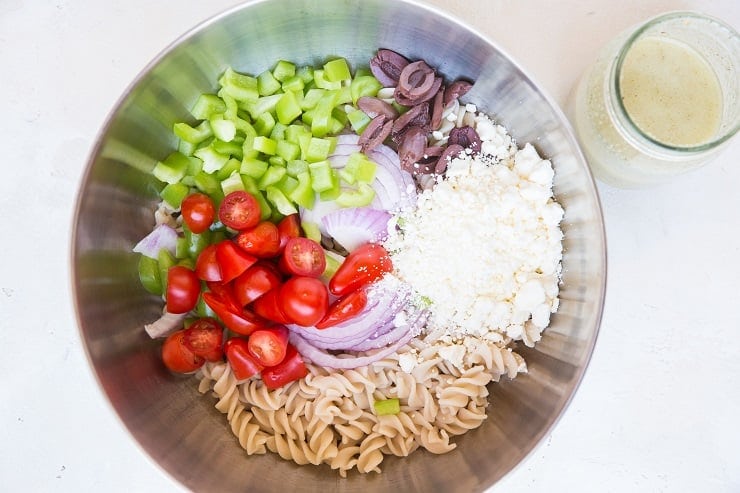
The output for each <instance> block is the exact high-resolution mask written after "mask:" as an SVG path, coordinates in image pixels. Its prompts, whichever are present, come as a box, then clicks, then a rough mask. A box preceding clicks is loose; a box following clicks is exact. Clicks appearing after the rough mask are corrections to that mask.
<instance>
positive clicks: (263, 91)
mask: <svg viewBox="0 0 740 493" xmlns="http://www.w3.org/2000/svg"><path fill="white" fill-rule="evenodd" d="M279 90H280V81H279V80H277V79H276V78H275V76H274V75H272V72H270V71H269V70H265V71H264V72H262V73H261V74H259V75H258V76H257V92H258V93H259V95H260V96H269V95H271V94H275V93H276V92H278V91H279Z"/></svg>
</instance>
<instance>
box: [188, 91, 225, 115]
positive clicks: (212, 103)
mask: <svg viewBox="0 0 740 493" xmlns="http://www.w3.org/2000/svg"><path fill="white" fill-rule="evenodd" d="M225 111H226V103H225V102H224V100H223V99H221V98H220V97H218V96H216V95H215V94H201V95H200V96H198V99H197V100H196V101H195V104H194V105H193V109H192V110H190V114H191V115H193V117H195V118H196V119H198V120H207V119H208V118H210V117H211V116H212V115H216V114H223V113H224V112H225Z"/></svg>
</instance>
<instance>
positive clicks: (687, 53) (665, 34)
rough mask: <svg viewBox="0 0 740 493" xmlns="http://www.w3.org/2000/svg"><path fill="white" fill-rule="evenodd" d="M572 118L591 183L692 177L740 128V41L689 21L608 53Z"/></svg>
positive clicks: (722, 29) (683, 17) (719, 27)
mask: <svg viewBox="0 0 740 493" xmlns="http://www.w3.org/2000/svg"><path fill="white" fill-rule="evenodd" d="M567 112H568V113H569V116H570V119H571V122H572V123H573V126H574V128H575V131H576V135H577V136H578V139H579V141H580V144H581V147H582V149H583V151H584V154H585V155H586V158H587V160H588V162H589V165H590V166H591V169H592V171H593V173H594V176H595V177H596V178H597V179H599V180H601V181H603V182H605V183H608V184H611V185H614V186H617V187H625V188H636V187H641V186H647V185H652V184H658V183H662V182H666V181H668V180H669V179H670V178H671V177H673V176H675V175H678V174H680V173H684V172H687V171H690V170H693V169H696V168H698V167H700V166H702V165H704V164H705V163H707V162H708V161H709V160H710V159H711V158H713V157H714V156H716V155H717V153H718V152H719V151H720V150H721V149H722V148H723V147H724V145H725V144H726V143H727V141H728V140H729V139H730V138H731V137H732V136H733V135H735V134H736V133H737V131H738V129H739V128H740V35H738V33H737V31H735V30H734V29H733V28H732V27H730V26H728V25H727V24H725V23H723V22H721V21H719V20H717V19H714V18H711V17H708V16H706V15H703V14H698V13H693V12H671V13H667V14H663V15H660V16H658V17H655V18H653V19H651V20H649V21H647V22H646V23H645V24H643V25H641V26H640V27H638V28H637V29H635V30H630V31H628V32H625V33H623V34H622V35H620V36H618V37H617V38H615V39H614V40H612V41H611V42H610V43H608V44H607V45H606V46H605V47H604V48H603V49H602V50H601V51H600V53H599V55H598V57H597V59H596V61H595V62H594V64H593V65H592V66H591V67H590V68H589V69H587V70H586V72H585V73H584V74H583V76H582V77H581V79H580V81H579V82H578V84H577V86H576V87H575V89H574V91H573V92H572V94H571V97H570V99H569V102H568V108H567Z"/></svg>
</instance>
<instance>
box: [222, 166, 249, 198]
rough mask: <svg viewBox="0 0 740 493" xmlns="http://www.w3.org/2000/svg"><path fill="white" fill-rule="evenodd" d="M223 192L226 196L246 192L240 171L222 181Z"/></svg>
mask: <svg viewBox="0 0 740 493" xmlns="http://www.w3.org/2000/svg"><path fill="white" fill-rule="evenodd" d="M221 190H222V191H223V192H224V195H228V194H230V193H231V192H237V191H241V190H244V181H243V180H242V175H240V174H239V172H238V171H234V172H233V173H231V175H229V176H228V177H227V178H226V179H224V180H221Z"/></svg>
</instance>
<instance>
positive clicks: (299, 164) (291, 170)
mask: <svg viewBox="0 0 740 493" xmlns="http://www.w3.org/2000/svg"><path fill="white" fill-rule="evenodd" d="M285 167H286V170H287V172H288V175H290V176H292V177H294V178H297V177H298V175H299V174H301V173H303V172H305V171H308V163H307V162H306V161H303V160H302V159H292V160H290V161H288V162H287V163H286V165H285Z"/></svg>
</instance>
